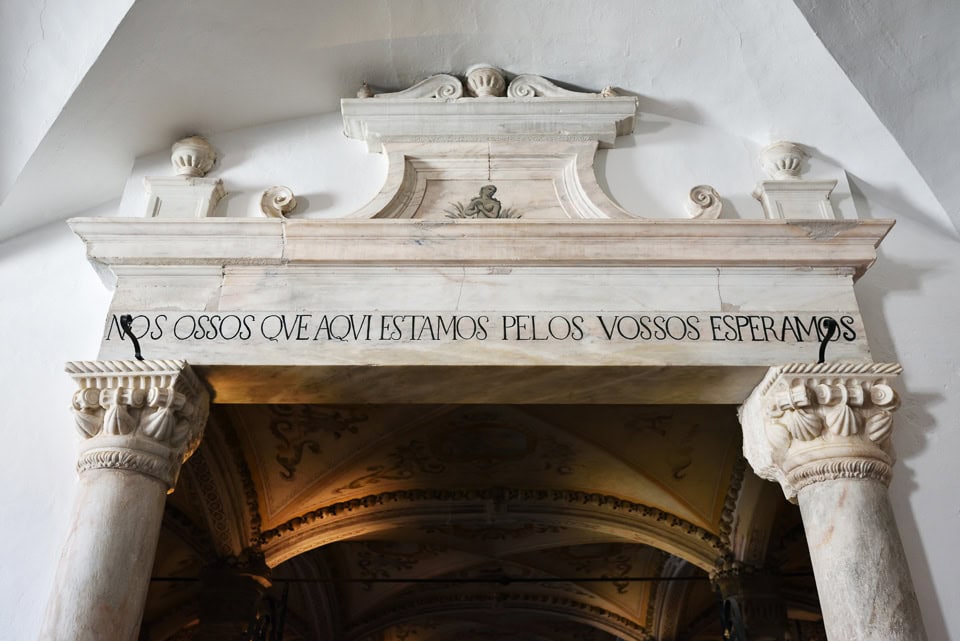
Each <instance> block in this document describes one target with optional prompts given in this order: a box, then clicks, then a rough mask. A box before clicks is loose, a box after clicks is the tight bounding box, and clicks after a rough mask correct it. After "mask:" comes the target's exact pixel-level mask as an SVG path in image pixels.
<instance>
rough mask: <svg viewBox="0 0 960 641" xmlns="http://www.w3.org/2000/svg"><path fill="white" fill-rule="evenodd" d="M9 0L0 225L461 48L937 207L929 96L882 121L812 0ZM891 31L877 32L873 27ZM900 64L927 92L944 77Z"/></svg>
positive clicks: (893, 198)
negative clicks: (804, 155) (177, 144)
mask: <svg viewBox="0 0 960 641" xmlns="http://www.w3.org/2000/svg"><path fill="white" fill-rule="evenodd" d="M15 4H16V6H17V7H18V9H19V10H18V11H17V12H15V13H13V14H12V19H11V20H8V21H6V22H5V23H4V27H3V28H4V30H5V31H9V32H10V34H9V35H10V36H11V37H10V38H9V39H8V43H9V44H8V46H7V48H8V49H9V50H10V51H9V54H10V55H9V56H8V60H9V62H7V64H6V66H5V67H4V69H3V73H2V74H0V85H2V87H3V88H4V94H5V108H4V110H3V111H2V112H0V118H2V122H0V124H2V126H3V127H4V128H5V129H7V130H13V131H17V132H18V135H17V136H15V137H12V138H11V139H10V140H11V142H10V143H9V144H5V145H4V148H3V153H2V155H0V156H2V161H3V162H2V167H3V171H2V172H0V180H2V184H0V194H3V202H2V204H0V237H2V236H10V235H13V234H16V233H18V232H22V231H24V230H26V229H29V228H32V227H34V226H37V225H39V224H43V223H46V222H49V221H52V220H56V219H60V218H64V217H66V216H68V215H71V214H75V213H77V212H79V211H82V210H84V209H86V208H88V207H91V206H93V205H96V204H98V203H101V202H105V201H108V200H112V199H115V198H117V197H118V196H119V194H120V192H121V190H122V187H123V181H124V179H125V177H126V175H127V174H128V172H129V169H130V167H131V165H132V162H133V160H134V158H136V157H138V156H140V155H142V154H146V153H148V152H153V151H156V150H159V149H163V148H164V147H166V146H167V145H169V144H170V142H171V141H172V140H174V139H175V138H176V137H178V136H180V135H182V134H185V133H191V132H201V133H208V134H212V133H216V132H222V131H226V130H232V129H236V128H241V127H247V126H251V125H254V124H259V123H265V122H271V121H277V120H282V119H287V118H293V117H297V116H302V115H306V114H312V113H322V112H331V111H335V110H336V109H337V108H338V100H339V98H341V97H344V96H350V95H352V94H353V93H354V92H355V91H356V88H357V86H358V85H359V83H360V81H362V80H366V81H367V82H369V83H371V84H373V85H379V86H382V87H393V88H399V87H404V86H407V85H409V84H411V83H412V82H414V81H415V80H417V79H419V78H421V77H423V76H426V75H428V74H431V73H435V72H439V71H449V72H454V73H462V72H463V70H464V69H465V68H466V67H467V66H468V65H470V64H472V63H475V62H477V61H487V62H490V63H493V64H496V65H499V66H501V67H503V68H504V69H506V70H507V71H508V72H513V73H520V72H535V73H538V74H542V75H545V76H547V77H550V78H553V79H556V80H559V81H561V82H566V83H569V84H571V85H574V86H578V87H585V88H591V89H599V88H601V87H603V86H604V85H608V84H612V85H617V86H619V87H621V88H623V89H625V90H627V91H629V92H634V93H637V94H639V95H640V96H641V107H640V108H641V111H645V112H652V113H658V114H662V115H667V116H671V117H676V118H680V119H683V120H688V121H692V122H696V123H700V124H704V125H706V126H710V127H716V128H719V129H722V130H724V131H727V132H730V133H732V134H734V135H736V136H739V137H741V138H743V139H744V140H745V141H754V142H760V143H763V142H767V141H769V140H770V139H771V138H791V139H795V140H798V141H800V142H802V143H804V144H806V145H808V146H809V147H810V148H811V149H812V150H813V151H814V152H815V153H817V154H820V155H822V156H823V157H824V158H828V159H830V160H831V161H833V162H836V163H838V164H839V165H841V166H843V167H845V168H846V169H847V170H848V171H849V172H850V173H851V174H852V175H853V176H854V177H855V178H856V181H857V187H858V188H859V189H861V190H862V191H864V192H867V193H868V196H870V197H873V198H880V199H885V200H887V201H888V204H889V205H890V206H892V207H894V208H895V209H899V210H910V211H905V212H904V213H905V215H920V216H925V217H927V218H928V219H930V220H932V221H934V222H935V223H936V224H938V225H941V226H946V225H948V223H947V217H946V215H945V212H944V209H943V207H942V206H941V205H939V204H938V203H937V201H936V200H935V199H934V198H933V197H932V193H931V192H930V190H929V188H928V187H927V186H926V184H925V183H924V181H923V178H921V174H923V176H924V177H927V178H928V180H929V179H930V176H931V175H932V174H930V172H929V171H927V168H928V164H929V156H930V151H929V149H930V147H929V144H925V145H922V146H918V145H916V144H913V143H912V142H911V141H912V140H913V138H912V136H921V135H922V136H925V138H924V139H925V140H927V143H930V141H931V138H932V137H931V136H930V135H929V131H930V129H931V128H935V129H936V131H937V134H938V135H937V137H936V143H937V144H938V145H942V146H943V148H944V150H945V152H946V151H949V150H952V149H958V148H960V146H957V145H952V147H951V146H950V141H951V140H952V135H953V134H951V133H950V131H952V130H949V129H941V128H937V123H936V118H938V117H939V116H941V115H944V114H941V113H940V111H942V109H940V110H938V109H933V108H931V111H930V112H929V113H927V114H926V117H925V118H924V120H925V121H926V122H927V126H926V127H923V126H921V125H920V124H917V123H912V125H911V127H910V128H907V129H904V128H903V127H899V126H897V122H900V120H902V118H901V119H900V120H898V121H897V122H893V120H894V119H891V118H884V120H883V121H881V119H880V118H878V117H877V114H876V113H874V107H875V106H876V105H875V104H874V103H876V104H878V105H879V104H880V102H883V100H888V99H889V98H890V96H889V92H887V93H883V92H878V91H867V90H866V89H864V88H868V85H869V84H870V83H871V82H873V83H876V82H882V80H883V79H882V78H872V77H870V78H864V77H863V76H864V74H862V73H858V74H856V76H855V78H854V79H855V80H856V83H853V82H851V79H850V77H848V75H847V72H846V71H845V69H846V68H848V67H849V66H850V65H851V64H852V63H850V62H849V60H847V58H848V55H846V54H845V55H837V60H839V61H840V62H841V65H842V66H841V65H838V64H837V62H836V61H835V60H834V58H833V57H831V53H832V52H833V49H832V48H830V45H831V43H832V42H833V40H832V39H831V38H828V37H825V40H824V41H821V40H820V38H818V36H817V33H816V32H815V30H814V29H813V28H811V26H810V24H808V22H807V20H805V16H806V18H808V19H810V22H811V23H812V24H814V27H818V25H819V23H818V16H820V15H821V14H822V15H829V16H833V15H834V14H833V13H832V12H828V11H827V10H825V9H820V8H819V7H817V6H814V5H812V3H801V6H802V7H803V13H801V11H800V10H799V9H798V8H797V7H796V6H795V5H794V4H793V3H792V2H790V1H789V0H778V1H777V2H768V3H759V2H758V3H749V4H739V3H724V2H719V1H718V0H700V1H698V2H690V3H675V2H669V1H666V0H660V1H652V2H643V3H637V2H630V1H627V0H620V1H616V2H602V3H586V2H573V1H567V2H561V1H557V0H533V1H530V2H523V3H518V2H506V1H503V2H490V1H487V0H459V1H454V2H450V1H441V0H419V1H411V0H404V1H403V2H397V1H387V0H360V1H357V2H349V3H340V2H308V1H307V0H287V1H285V2H279V3H261V2H255V1H253V0H242V1H230V2H228V1H227V0H218V1H212V2H206V3H203V4H198V3H195V2H188V1H187V0H183V1H172V2H163V3H156V2H143V1H141V2H134V3H132V4H130V3H128V2H122V1H120V0H118V1H117V2H113V3H110V5H109V7H108V8H105V9H104V10H103V11H102V12H98V13H97V14H95V15H90V16H82V15H81V16H78V15H76V12H75V11H73V10H71V9H70V8H69V3H64V2H50V3H48V4H49V5H50V6H48V7H46V8H45V9H43V10H42V11H41V8H40V7H33V5H27V3H25V2H18V3H15ZM128 9H129V10H128ZM124 12H126V13H124ZM844 15H846V14H844ZM843 17H844V16H841V18H843ZM948 17H949V16H948ZM887 22H889V21H886V22H881V23H880V24H879V25H876V26H875V28H882V29H887V28H889V27H890V25H889V24H887ZM111 23H112V24H114V25H116V29H115V31H113V33H112V35H110V36H109V40H107V36H108V35H109V29H108V28H106V27H105V26H104V25H107V24H111ZM867 27H869V28H874V27H871V26H870V25H867ZM817 31H821V32H822V31H824V30H823V29H817ZM921 31H922V29H921ZM55 34H59V39H58V38H53V37H52V35H55ZM911 34H914V31H909V32H905V34H904V36H903V37H907V36H910V35H911ZM828 35H829V34H828ZM933 35H934V36H935V37H937V38H940V39H941V40H942V39H944V38H946V37H947V36H946V35H945V32H943V30H942V29H941V30H937V31H936V33H935V34H933ZM14 36H15V37H14ZM864 36H865V37H864V38H863V39H862V43H863V45H862V47H861V49H862V50H863V52H864V53H863V56H867V57H869V56H870V55H871V52H870V46H869V44H868V43H871V42H873V40H872V39H870V38H869V37H868V36H869V34H868V33H866V34H864ZM897 37H898V32H897V31H896V30H893V31H890V32H889V38H887V40H885V41H884V42H886V43H887V44H888V46H892V45H889V42H893V43H896V42H897V40H896V39H897ZM61 40H62V43H63V44H61V43H60V42H61ZM77 42H79V43H80V44H79V45H78V44H76V43H77ZM824 42H827V45H828V46H827V47H825V46H824ZM70 43H72V44H70ZM846 49H847V50H849V49H850V47H847V48H846ZM938 51H940V50H938ZM94 52H95V53H94ZM941 55H942V54H941ZM858 60H859V61H860V63H861V66H862V60H860V59H859V58H858ZM17 61H19V64H18V63H17ZM907 62H910V61H907ZM885 64H887V65H888V66H893V67H896V65H897V64H898V62H897V60H892V61H890V60H888V61H887V62H886V63H885ZM904 64H906V63H904ZM952 71H953V66H952V65H945V66H944V72H943V73H945V74H949V73H952ZM37 78H43V81H42V82H40V81H38V80H37ZM941 80H942V79H941ZM919 82H921V84H923V86H924V87H925V88H926V89H927V90H929V91H930V92H931V93H933V94H936V93H937V92H938V91H945V92H948V93H949V92H950V91H952V90H951V87H952V86H953V85H952V84H949V83H944V82H941V81H940V80H938V78H936V77H926V78H925V79H921V80H920V81H919ZM64 87H67V89H64ZM858 88H861V89H864V90H863V95H866V96H867V98H868V100H864V98H863V95H861V91H860V90H858ZM881 94H882V95H881ZM881 98H882V99H883V100H881ZM868 101H869V102H868ZM927 102H929V101H927ZM878 113H880V114H881V116H883V115H884V114H886V113H887V111H886V108H884V109H879V110H878ZM944 117H946V116H945V115H944ZM38 123H39V124H38ZM884 123H888V125H889V126H890V127H891V129H892V130H893V131H894V133H895V134H896V138H895V137H894V136H891V134H890V132H889V131H888V129H887V126H885V124H884ZM901 124H902V123H901ZM921 130H922V131H921ZM19 132H22V134H23V135H19ZM898 141H899V143H898ZM641 142H642V140H641ZM901 144H902V145H903V149H906V150H907V154H904V153H903V150H902V149H901ZM921 151H923V153H922V154H921V153H920V152H921ZM908 154H909V156H908ZM934 155H935V154H934ZM941 156H942V154H941ZM947 157H949V154H948V156H947ZM914 163H916V166H914ZM918 168H919V170H920V171H919V172H918V171H917V169H918ZM938 175H939V174H938ZM941 183H942V179H940V178H937V179H936V180H935V181H932V182H931V184H933V185H934V187H935V188H938V186H940V185H941ZM744 189H745V191H749V186H744ZM937 194H938V195H939V196H941V202H944V203H945V204H948V205H949V206H950V207H953V205H952V204H950V203H948V201H947V200H945V199H944V198H943V194H941V192H940V190H939V189H938V191H937Z"/></svg>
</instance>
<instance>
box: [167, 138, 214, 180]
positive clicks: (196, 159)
mask: <svg viewBox="0 0 960 641" xmlns="http://www.w3.org/2000/svg"><path fill="white" fill-rule="evenodd" d="M171 152H172V153H171V156H170V162H171V163H173V168H174V169H175V170H176V172H177V175H178V176H190V177H193V178H199V177H201V176H205V175H206V174H207V172H208V171H210V170H211V169H212V168H213V164H214V163H215V162H216V161H217V152H216V151H215V150H214V149H213V145H211V144H210V143H209V142H207V140H206V138H203V137H201V136H190V137H189V138H184V139H182V140H178V141H177V142H175V143H173V147H172V149H171Z"/></svg>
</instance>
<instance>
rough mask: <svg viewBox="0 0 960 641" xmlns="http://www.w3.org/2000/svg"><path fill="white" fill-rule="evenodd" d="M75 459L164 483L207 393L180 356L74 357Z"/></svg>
mask: <svg viewBox="0 0 960 641" xmlns="http://www.w3.org/2000/svg"><path fill="white" fill-rule="evenodd" d="M66 369H67V373H69V374H70V375H71V376H72V377H73V379H74V380H75V381H76V382H77V386H78V387H79V388H80V389H78V390H77V392H76V393H75V394H74V395H73V414H74V417H75V419H76V423H77V428H78V429H79V430H80V434H81V435H82V436H83V437H84V442H83V445H82V446H81V448H80V457H79V459H78V461H77V470H78V471H79V472H80V473H81V474H82V473H84V472H86V471H88V470H92V469H102V468H112V469H122V470H130V471H134V472H139V473H141V474H146V475H148V476H153V477H155V478H157V479H159V480H161V481H163V482H164V483H166V484H167V487H168V489H169V490H170V491H173V487H174V486H175V485H176V483H177V476H178V475H179V473H180V466H181V465H182V464H183V462H184V461H186V460H187V459H188V458H189V457H190V455H191V454H193V452H194V450H196V449H197V446H198V445H199V444H200V439H201V437H202V435H203V428H204V425H205V424H206V422H207V411H208V409H209V403H210V397H209V394H208V393H207V390H206V388H205V387H204V385H203V383H202V382H201V381H200V379H198V378H197V376H196V375H195V374H194V373H193V370H192V369H190V366H189V365H187V363H186V361H74V362H70V363H67V368H66Z"/></svg>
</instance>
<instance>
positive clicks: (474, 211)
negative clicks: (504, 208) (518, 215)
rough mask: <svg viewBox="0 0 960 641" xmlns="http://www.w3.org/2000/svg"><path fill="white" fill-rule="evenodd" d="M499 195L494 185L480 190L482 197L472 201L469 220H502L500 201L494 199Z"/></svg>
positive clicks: (467, 213) (468, 213)
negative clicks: (495, 195)
mask: <svg viewBox="0 0 960 641" xmlns="http://www.w3.org/2000/svg"><path fill="white" fill-rule="evenodd" d="M495 193H497V188H496V186H494V185H484V186H483V187H481V188H480V195H479V196H476V197H475V198H471V199H470V204H469V205H467V208H466V211H465V213H466V215H467V217H469V218H500V210H501V206H500V201H499V200H497V199H496V198H494V197H493V195H494V194H495Z"/></svg>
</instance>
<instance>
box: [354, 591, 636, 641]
mask: <svg viewBox="0 0 960 641" xmlns="http://www.w3.org/2000/svg"><path fill="white" fill-rule="evenodd" d="M497 597H498V598H497V600H496V601H495V602H491V599H490V593H488V592H482V593H474V592H470V591H443V592H440V593H437V594H428V595H417V596H416V597H415V598H411V599H405V600H402V601H398V603H397V604H396V605H395V606H394V607H391V608H389V609H385V610H383V611H381V613H380V614H379V615H378V616H376V617H374V618H371V619H369V620H367V621H364V622H363V623H362V624H359V625H356V626H354V627H353V628H351V629H350V630H348V631H347V633H346V635H345V637H344V638H345V639H348V640H349V641H360V640H361V639H365V638H375V635H376V634H377V633H378V632H382V631H384V630H386V629H388V628H390V627H391V626H395V625H398V624H402V623H410V622H415V621H417V620H421V619H424V618H432V619H437V618H440V617H443V618H453V617H456V618H464V619H467V618H471V617H487V618H489V617H490V615H491V614H492V613H496V615H497V616H498V617H510V616H517V615H519V616H524V617H536V618H543V619H553V620H557V621H560V622H564V621H566V622H575V623H579V624H583V625H587V626H589V627H591V628H596V629H599V630H602V631H604V632H607V633H608V634H611V635H613V636H614V637H616V638H619V639H623V640H624V641H651V639H652V637H651V636H650V634H649V632H648V631H647V630H646V629H645V628H644V627H643V626H642V625H640V624H639V623H637V622H636V621H634V620H632V619H630V618H627V617H624V616H621V615H619V614H616V613H613V612H610V611H609V610H606V609H605V608H602V607H600V606H597V605H591V604H588V603H583V602H582V601H577V600H575V599H569V598H566V597H559V596H553V595H544V594H536V593H531V592H523V591H516V592H500V593H499V594H498V595H497Z"/></svg>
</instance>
